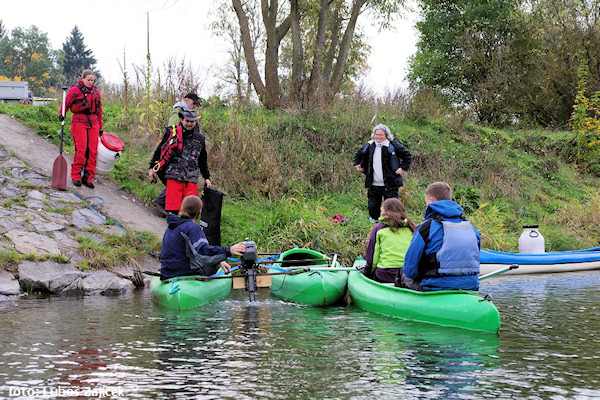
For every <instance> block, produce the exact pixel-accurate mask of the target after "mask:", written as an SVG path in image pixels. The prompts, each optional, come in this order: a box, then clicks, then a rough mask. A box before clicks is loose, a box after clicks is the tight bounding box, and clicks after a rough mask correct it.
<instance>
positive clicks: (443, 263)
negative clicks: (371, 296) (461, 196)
mask: <svg viewBox="0 0 600 400" xmlns="http://www.w3.org/2000/svg"><path fill="white" fill-rule="evenodd" d="M425 202H426V203H427V208H426V209H425V221H424V222H423V223H421V224H420V225H419V226H417V229H416V230H415V232H414V235H413V238H412V240H411V242H410V246H409V247H408V250H407V252H406V255H405V256H404V265H403V267H402V268H401V269H400V271H399V273H398V277H397V278H396V283H395V284H396V286H399V287H404V288H409V289H413V290H421V291H428V290H452V289H464V290H478V289H479V250H480V247H481V235H480V234H479V232H478V231H477V229H475V227H473V225H471V223H470V222H469V221H467V220H466V218H465V217H464V216H463V209H462V207H461V206H460V205H458V204H457V203H455V202H454V201H452V189H451V188H450V186H449V185H448V184H447V183H445V182H435V183H432V184H431V185H429V186H428V187H427V189H426V190H425Z"/></svg>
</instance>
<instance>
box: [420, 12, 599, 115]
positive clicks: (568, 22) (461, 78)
mask: <svg viewBox="0 0 600 400" xmlns="http://www.w3.org/2000/svg"><path fill="white" fill-rule="evenodd" d="M420 4H421V10H422V20H421V21H420V22H418V23H417V28H418V29H419V31H420V39H419V42H418V44H417V49H418V50H417V53H416V55H415V56H414V57H413V58H412V60H411V63H410V73H409V80H410V81H411V82H412V83H413V84H414V85H415V86H417V87H431V88H435V89H436V90H438V91H440V92H441V93H443V94H444V95H445V96H446V98H448V99H450V100H451V101H452V102H454V103H458V104H463V105H467V106H468V107H469V109H471V110H474V111H475V112H476V114H477V116H478V118H479V120H480V121H485V122H490V123H493V124H497V125H504V124H508V123H512V122H513V121H515V120H517V121H520V122H534V123H536V124H541V125H544V126H565V125H566V124H567V123H568V121H569V116H570V115H571V113H572V110H573V108H572V107H573V102H574V99H575V96H576V94H577V82H578V80H577V68H578V65H579V60H580V58H581V57H582V55H585V56H586V57H587V59H588V65H589V69H590V78H589V84H590V88H591V90H598V89H600V87H599V86H598V85H599V84H600V64H599V62H600V12H599V11H600V5H599V3H598V2H597V1H590V0H490V1H486V0H475V1H471V0H459V1H453V2H448V1H445V0H422V1H421V3H420Z"/></svg>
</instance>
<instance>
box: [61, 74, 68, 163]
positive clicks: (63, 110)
mask: <svg viewBox="0 0 600 400" xmlns="http://www.w3.org/2000/svg"><path fill="white" fill-rule="evenodd" d="M62 91H63V102H62V117H63V118H62V121H61V122H60V154H61V155H62V153H63V136H64V134H65V117H66V115H67V110H66V108H67V87H66V86H63V88H62Z"/></svg>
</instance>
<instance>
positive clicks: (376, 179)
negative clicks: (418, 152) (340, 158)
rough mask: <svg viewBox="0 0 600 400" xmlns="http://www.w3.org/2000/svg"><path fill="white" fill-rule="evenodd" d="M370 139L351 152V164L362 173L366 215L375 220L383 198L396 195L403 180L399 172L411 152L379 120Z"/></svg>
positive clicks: (409, 162) (410, 160)
mask: <svg viewBox="0 0 600 400" xmlns="http://www.w3.org/2000/svg"><path fill="white" fill-rule="evenodd" d="M371 139H372V140H369V141H368V142H367V143H366V144H365V145H364V146H362V147H361V148H360V149H358V150H357V151H356V154H354V166H355V168H356V169H357V170H358V171H359V172H362V173H363V174H365V187H366V188H367V204H368V208H369V219H370V221H371V223H376V222H377V220H378V219H379V216H380V214H381V203H382V202H383V200H385V199H389V198H398V188H400V187H402V185H403V184H404V181H403V179H402V173H403V172H404V171H406V170H408V168H409V167H410V164H411V162H412V154H411V153H410V151H408V149H407V148H406V147H404V146H402V145H401V144H400V143H398V142H397V141H395V140H394V135H392V133H391V132H390V128H388V127H387V126H385V125H383V124H379V125H377V126H376V127H375V128H373V133H372V134H371Z"/></svg>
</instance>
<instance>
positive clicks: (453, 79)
mask: <svg viewBox="0 0 600 400" xmlns="http://www.w3.org/2000/svg"><path fill="white" fill-rule="evenodd" d="M516 1H517V0H489V1H488V0H458V1H447V0H421V1H420V3H419V4H420V7H421V13H422V20H421V21H419V22H417V29H418V30H419V32H420V37H419V41H418V43H417V53H416V54H415V56H414V57H413V58H412V59H411V61H410V72H409V75H408V79H409V80H410V81H411V82H412V83H413V84H414V85H416V86H426V87H431V88H434V89H437V90H440V91H441V92H442V93H443V94H444V95H446V96H447V97H448V98H449V99H451V100H452V101H454V102H457V103H467V104H469V105H470V106H472V107H475V108H476V110H477V112H478V114H479V117H480V119H484V120H485V119H493V118H494V110H493V107H490V104H489V103H488V101H489V99H488V96H485V94H484V93H482V92H481V91H479V92H478V91H477V90H476V88H478V87H479V85H481V83H483V82H486V81H487V80H488V79H489V78H497V76H494V75H491V74H490V73H491V69H492V68H491V65H492V63H493V62H496V61H497V60H495V58H497V57H498V52H503V53H506V52H507V51H506V48H507V47H509V46H510V41H511V38H512V37H515V35H516V32H515V29H514V28H515V27H514V26H513V24H512V22H513V19H512V15H513V12H514V11H515V9H516V7H517V4H516ZM500 84H502V83H500ZM494 86H495V85H494Z"/></svg>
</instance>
